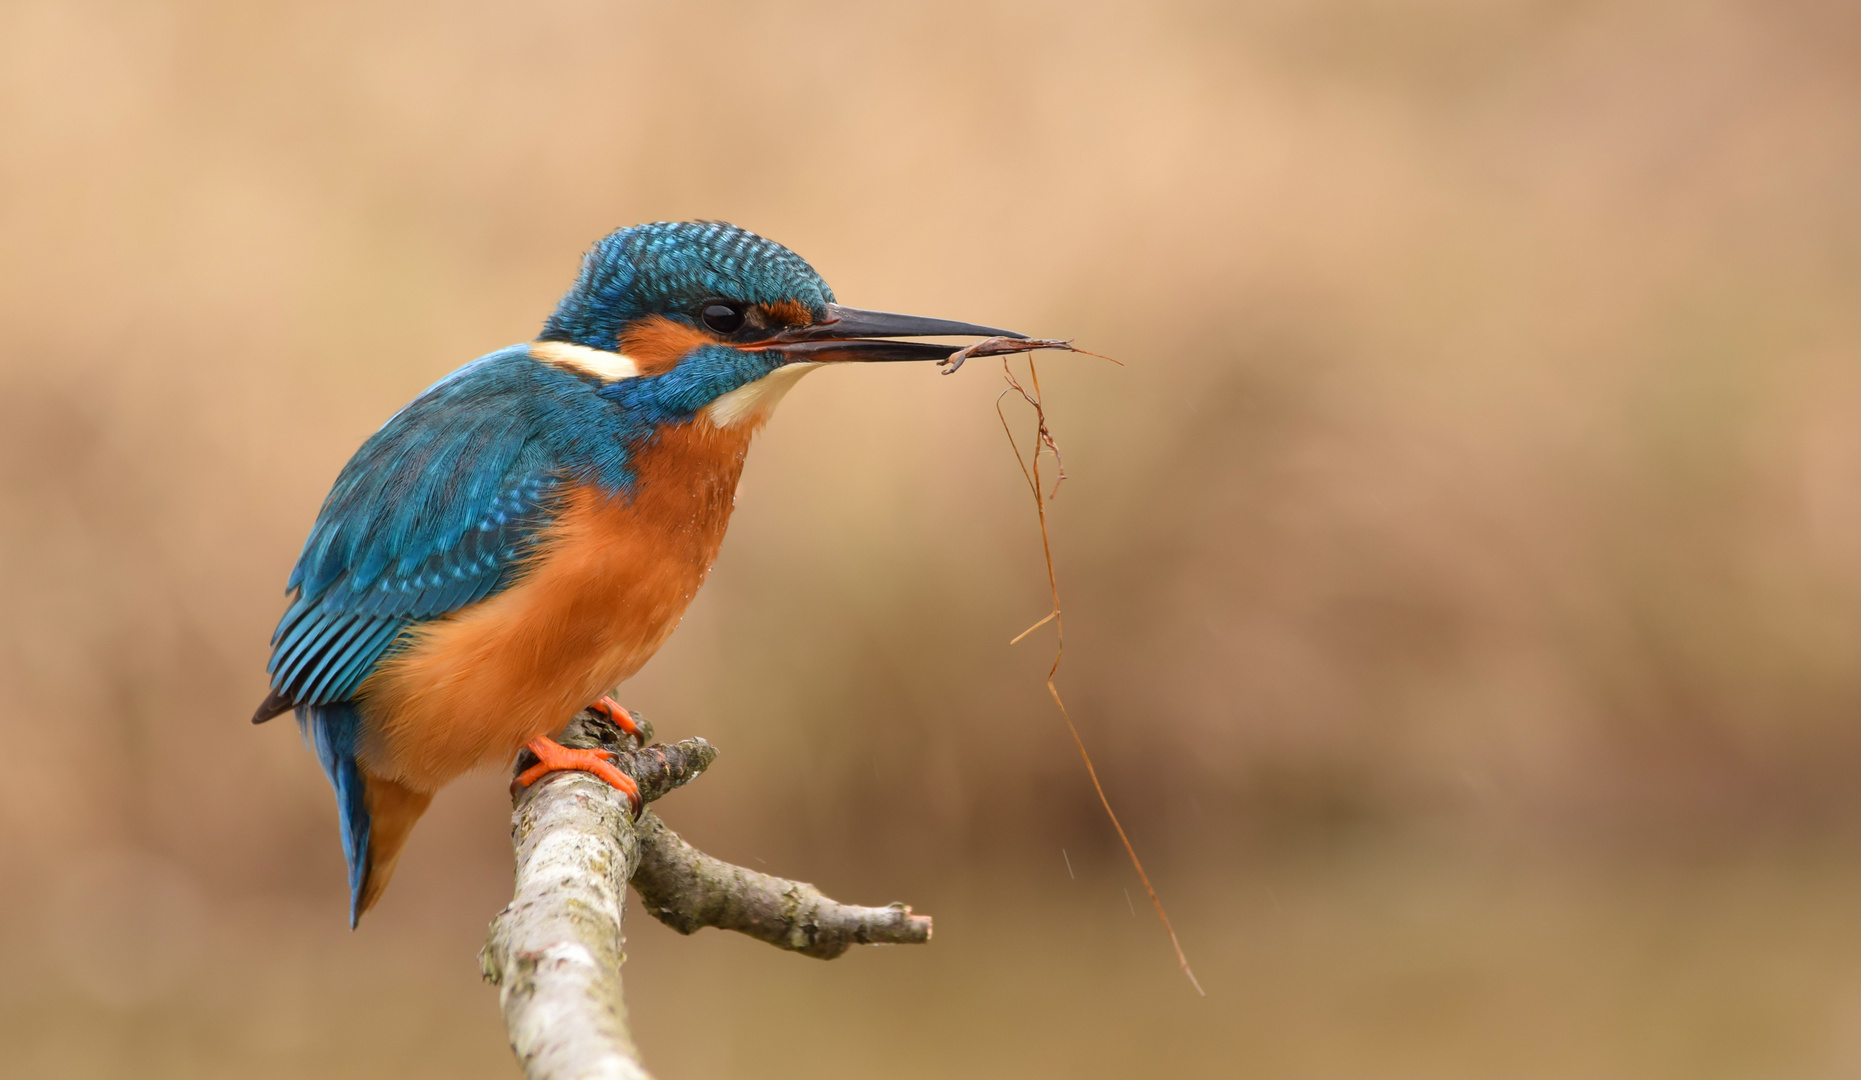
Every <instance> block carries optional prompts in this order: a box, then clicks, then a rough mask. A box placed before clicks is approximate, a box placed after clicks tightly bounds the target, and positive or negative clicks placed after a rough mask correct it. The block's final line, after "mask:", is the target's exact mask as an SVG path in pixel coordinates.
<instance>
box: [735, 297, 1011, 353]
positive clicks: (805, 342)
mask: <svg viewBox="0 0 1861 1080" xmlns="http://www.w3.org/2000/svg"><path fill="white" fill-rule="evenodd" d="M901 337H1008V338H1025V337H1027V335H1026V334H1017V333H1015V332H1014V331H1013V330H997V329H995V328H993V327H989V326H977V325H976V324H975V323H965V322H955V321H952V320H950V319H926V318H924V317H922V316H919V315H896V314H893V313H892V312H889V311H862V310H860V309H859V308H850V307H841V306H840V305H839V304H829V305H827V318H825V319H822V320H821V321H820V322H817V323H815V324H813V325H812V326H801V327H797V328H795V329H793V330H784V331H783V332H782V333H780V334H777V335H775V336H774V337H772V338H769V339H768V340H767V341H766V342H764V343H763V345H764V347H765V348H770V349H774V350H776V351H778V352H780V353H781V354H782V355H783V356H784V357H785V358H786V359H787V361H788V362H789V363H791V364H795V363H808V362H811V363H841V362H846V361H852V360H860V361H868V362H871V361H887V360H942V359H944V358H945V357H947V356H949V355H950V354H951V353H954V352H956V351H957V346H954V345H934V344H931V343H930V342H926V341H880V340H875V339H878V338H901Z"/></svg>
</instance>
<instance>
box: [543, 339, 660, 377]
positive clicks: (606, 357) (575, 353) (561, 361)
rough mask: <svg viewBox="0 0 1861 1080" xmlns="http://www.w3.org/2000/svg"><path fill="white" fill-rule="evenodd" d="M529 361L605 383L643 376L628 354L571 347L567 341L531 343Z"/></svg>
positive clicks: (638, 366) (576, 346) (577, 346)
mask: <svg viewBox="0 0 1861 1080" xmlns="http://www.w3.org/2000/svg"><path fill="white" fill-rule="evenodd" d="M530 359H532V360H541V361H542V362H543V363H545V364H550V365H553V366H555V367H559V368H563V369H565V370H568V371H573V372H575V373H576V374H578V375H592V376H594V377H595V378H597V379H600V380H601V381H602V382H619V381H620V380H622V379H635V378H638V377H639V375H640V365H638V364H636V363H634V362H633V358H632V357H630V356H627V355H626V354H625V353H617V352H606V351H604V350H601V349H591V348H589V347H588V346H586V345H572V344H570V343H569V342H566V341H535V342H531V343H530Z"/></svg>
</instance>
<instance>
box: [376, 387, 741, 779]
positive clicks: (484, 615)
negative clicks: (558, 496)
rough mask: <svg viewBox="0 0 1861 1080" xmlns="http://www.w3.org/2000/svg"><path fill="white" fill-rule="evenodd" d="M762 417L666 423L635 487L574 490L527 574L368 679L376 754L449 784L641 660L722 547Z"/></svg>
mask: <svg viewBox="0 0 1861 1080" xmlns="http://www.w3.org/2000/svg"><path fill="white" fill-rule="evenodd" d="M752 430H753V426H752V425H743V426H741V427H737V428H727V429H723V430H719V429H718V428H715V427H713V426H712V425H711V424H709V423H707V422H706V421H704V420H702V419H699V420H695V421H693V422H691V423H687V424H680V425H676V426H668V427H665V428H662V429H661V430H660V434H659V437H658V439H657V440H656V442H655V443H654V444H653V445H652V446H651V447H649V448H646V449H644V450H643V451H642V453H641V454H639V455H638V457H637V459H636V461H635V470H636V476H637V478H638V482H637V484H636V485H635V494H634V495H633V496H632V497H607V496H604V495H602V494H601V493H600V492H599V491H597V490H596V489H594V488H592V487H583V488H579V489H576V490H574V491H572V492H571V493H570V494H569V495H568V496H567V497H566V500H565V502H564V505H563V506H562V507H561V509H560V511H559V513H558V515H557V517H556V520H555V523H554V524H553V526H552V527H551V529H550V531H549V533H548V534H547V536H546V537H545V538H544V540H543V542H542V544H541V545H540V547H539V549H538V553H537V555H536V556H535V557H534V558H533V559H532V561H531V564H530V566H529V567H528V568H527V570H526V571H525V572H524V574H523V576H522V577H521V578H520V579H519V580H518V581H517V582H516V583H515V584H513V585H512V586H511V587H510V588H507V589H505V590H504V591H503V592H501V593H499V594H497V595H496V596H493V597H491V598H489V599H487V600H485V601H483V602H482V603H479V604H475V605H473V606H472V607H469V608H466V609H464V610H462V611H460V612H457V613H455V614H454V615H452V616H450V617H448V618H445V619H441V620H436V621H434V622H431V623H427V624H425V625H424V626H422V627H420V628H419V629H418V630H416V631H415V638H414V640H413V642H412V643H411V644H410V645H409V646H408V647H406V648H404V649H403V650H401V651H400V652H399V653H397V654H396V655H395V656H394V657H392V658H390V659H389V660H387V661H386V662H384V663H383V664H382V666H381V667H380V668H379V669H378V670H377V671H376V672H375V673H374V674H373V675H371V676H370V677H369V679H368V680H367V681H366V682H365V683H363V685H362V687H361V691H360V694H359V695H358V697H359V701H360V704H361V706H362V710H363V714H364V716H365V717H366V719H367V724H366V725H365V727H366V729H367V730H366V735H365V738H364V742H363V747H362V755H361V756H362V761H363V764H364V765H365V766H367V768H368V769H369V770H370V771H371V772H374V773H377V774H379V775H382V776H387V777H392V778H393V779H395V780H398V781H400V782H401V783H403V784H405V785H407V786H408V787H410V788H412V789H414V790H417V791H434V790H437V789H438V788H439V787H440V785H442V784H444V783H446V782H447V781H449V780H451V779H453V778H454V777H456V776H458V775H459V774H461V773H463V772H466V771H467V770H469V769H471V768H473V767H475V766H478V765H492V764H500V763H503V762H505V761H508V760H510V758H511V757H512V756H513V755H514V754H515V753H516V752H517V750H518V749H519V748H520V747H522V746H523V744H524V743H526V742H529V741H530V740H531V739H534V738H536V737H537V736H539V735H547V734H549V733H551V732H553V731H556V730H558V729H560V728H561V727H562V726H563V725H564V724H566V723H567V722H568V721H569V720H570V718H572V717H573V716H574V715H575V713H576V712H578V711H579V710H580V709H582V708H583V707H584V706H586V705H588V704H589V703H590V702H592V701H594V700H595V699H596V698H598V697H600V696H601V695H602V694H603V693H606V692H607V691H608V690H610V689H612V688H613V687H614V686H615V685H616V684H618V683H619V682H620V681H621V680H623V679H626V678H627V677H628V676H630V675H632V674H633V673H634V672H636V671H638V670H639V669H640V667H641V665H643V664H645V663H646V661H647V660H648V659H649V658H651V656H652V655H653V653H654V652H656V651H658V649H659V646H660V644H661V643H663V642H664V641H665V639H666V636H667V635H669V634H670V633H671V632H672V629H673V628H674V627H675V626H677V625H678V621H679V619H680V617H681V616H683V615H684V613H685V608H686V606H687V605H689V604H690V603H691V600H692V597H694V596H696V595H697V593H698V586H699V585H701V584H702V583H703V581H704V577H705V575H706V574H707V573H709V572H710V569H711V563H712V562H713V561H714V560H715V559H716V558H717V551H718V547H719V546H720V545H721V544H722V543H723V540H724V529H725V526H727V525H728V524H729V522H730V511H731V508H732V505H733V503H734V500H735V494H736V487H737V479H738V477H739V476H740V475H741V473H742V470H743V459H744V455H745V454H746V453H747V451H748V449H749V441H750V435H751V432H752Z"/></svg>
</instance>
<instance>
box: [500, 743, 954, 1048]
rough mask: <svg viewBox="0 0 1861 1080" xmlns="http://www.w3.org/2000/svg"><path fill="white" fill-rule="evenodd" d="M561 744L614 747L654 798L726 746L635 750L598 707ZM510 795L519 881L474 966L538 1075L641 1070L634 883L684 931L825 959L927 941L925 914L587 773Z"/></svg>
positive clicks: (559, 776)
mask: <svg viewBox="0 0 1861 1080" xmlns="http://www.w3.org/2000/svg"><path fill="white" fill-rule="evenodd" d="M635 719H636V720H637V719H640V718H639V717H638V716H636V717H635ZM645 726H646V731H647V737H648V738H651V731H652V729H651V726H650V725H645ZM560 741H561V742H562V744H563V745H565V746H579V747H596V746H599V747H602V748H604V749H608V750H613V751H616V753H617V754H618V760H617V764H618V765H619V767H620V769H621V771H622V772H625V773H626V774H627V775H629V776H631V777H632V778H633V779H634V781H635V782H636V783H638V784H639V785H640V794H641V796H642V797H643V798H645V799H646V800H647V801H649V802H650V801H652V800H654V799H657V798H660V797H661V796H663V795H665V794H667V793H668V792H670V791H672V789H674V788H676V787H679V786H681V785H683V784H685V783H687V782H689V781H691V780H692V779H694V778H696V777H697V776H698V774H700V773H701V772H703V771H704V770H705V769H706V768H707V767H709V766H710V764H711V762H712V761H713V760H714V759H715V758H716V757H717V750H716V748H715V747H713V746H711V745H710V744H709V743H707V742H705V741H704V740H703V739H688V740H686V741H685V742H681V743H677V744H674V745H672V746H665V745H659V744H655V745H652V746H648V747H644V748H641V749H631V747H632V746H633V744H632V742H631V740H629V739H627V738H626V737H625V736H624V735H622V734H621V733H620V731H619V730H618V729H617V728H615V727H614V726H613V725H612V724H611V723H609V722H608V721H607V720H606V719H605V718H603V717H600V716H598V715H596V714H594V713H590V712H584V713H583V714H581V715H580V716H579V717H577V718H576V719H575V721H574V722H572V723H571V724H570V725H569V728H568V730H567V731H565V732H564V734H563V736H562V739H561V740H560ZM526 758H529V755H528V754H527V752H526V753H525V754H523V755H519V759H518V761H517V770H518V771H521V770H523V769H524V768H526V767H528V766H529V765H530V764H534V761H535V759H534V758H529V760H525V759H526ZM512 796H513V800H514V802H515V808H514V810H513V812H512V814H511V839H512V842H513V844H514V846H515V847H516V853H517V883H516V889H515V894H514V896H513V897H512V899H511V902H510V905H509V906H508V907H506V908H505V909H504V910H503V911H502V912H500V913H499V914H498V916H497V918H495V919H493V920H492V921H491V927H490V931H489V933H488V935H487V937H486V941H485V947H484V950H483V951H481V952H480V953H479V963H480V966H481V967H482V969H483V971H484V975H485V979H486V980H487V981H489V982H491V983H493V984H494V985H496V986H497V988H498V1004H499V1007H500V1008H501V1009H502V1010H503V1013H504V1023H505V1026H506V1027H507V1028H508V1029H509V1032H510V1042H511V1049H512V1051H514V1052H515V1053H516V1055H517V1060H518V1062H519V1064H520V1065H521V1066H522V1067H523V1072H524V1075H525V1076H526V1077H528V1078H529V1080H584V1078H593V1077H600V1078H604V1080H606V1078H612V1080H646V1077H647V1073H646V1071H645V1069H644V1068H642V1067H641V1065H640V1061H639V1051H638V1049H637V1048H635V1046H634V1045H633V1038H632V1035H631V1033H630V1032H629V1030H628V1027H627V1009H626V1003H625V1000H624V998H623V997H622V994H621V980H620V965H621V962H622V960H623V959H624V958H625V957H624V953H623V951H622V949H623V945H624V942H625V939H624V937H623V936H622V933H621V917H622V913H623V911H624V910H625V906H626V891H625V890H626V885H627V883H628V882H629V881H631V882H632V883H633V885H634V888H636V889H637V890H638V891H639V893H640V896H641V898H642V899H643V900H645V902H646V907H647V910H649V911H651V912H652V914H653V915H654V916H655V917H657V918H658V919H659V920H660V921H661V922H664V923H665V924H666V925H668V926H671V927H673V928H674V929H676V930H678V931H679V932H681V933H685V934H690V933H695V932H696V931H697V930H698V929H699V928H700V927H705V926H716V927H719V928H722V929H726V930H736V931H738V932H740V933H744V934H747V935H749V936H751V937H755V938H758V939H760V940H762V941H766V942H769V943H770V944H772V945H776V946H778V947H780V948H784V949H790V950H793V951H795V952H799V953H802V954H804V955H807V956H815V957H820V958H822V959H831V958H833V957H835V956H839V955H840V954H841V953H843V952H845V951H846V950H847V949H848V948H849V947H851V946H852V945H854V944H890V943H906V942H922V941H928V940H930V934H931V920H930V918H929V917H928V916H924V915H913V914H912V913H911V909H910V908H908V907H906V906H905V905H903V904H892V905H891V906H889V907H882V908H868V907H854V906H851V905H846V904H840V903H837V902H835V901H833V900H830V899H828V898H827V897H826V896H823V895H822V894H821V892H820V890H818V889H816V888H815V887H814V886H812V885H809V884H806V883H805V882H798V881H789V880H787V879H784V878H778V877H773V876H771V875H768V874H761V873H757V872H756V871H754V870H748V869H745V868H743V867H740V866H733V865H731V864H730V863H727V862H724V861H722V860H720V859H715V858H712V857H711V856H709V855H706V854H704V853H703V852H701V851H699V850H698V849H697V848H694V847H692V846H691V845H690V844H688V843H686V842H685V841H684V840H683V839H681V838H680V837H679V835H678V834H677V833H675V832H673V831H672V830H671V829H668V828H666V826H665V823H664V822H662V821H660V820H659V818H658V816H657V815H655V814H653V813H651V812H646V813H643V814H642V815H641V818H640V820H639V821H637V822H636V821H634V820H633V818H632V815H631V813H630V812H629V808H628V806H627V800H626V798H625V797H624V796H622V795H621V794H620V792H618V791H616V790H615V789H614V788H612V787H609V786H608V785H607V784H606V783H604V782H603V781H601V780H599V779H597V778H595V777H594V776H592V775H590V774H588V773H582V772H558V773H551V774H549V775H547V776H545V777H543V778H542V779H541V780H538V781H537V782H536V783H535V784H534V785H532V786H531V787H529V788H527V789H525V788H519V787H517V786H516V785H515V783H513V784H512Z"/></svg>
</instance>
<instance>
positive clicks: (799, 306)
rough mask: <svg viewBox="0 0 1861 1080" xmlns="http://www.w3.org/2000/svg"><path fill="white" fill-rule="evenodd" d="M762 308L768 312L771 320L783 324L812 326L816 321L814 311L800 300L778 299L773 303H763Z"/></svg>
mask: <svg viewBox="0 0 1861 1080" xmlns="http://www.w3.org/2000/svg"><path fill="white" fill-rule="evenodd" d="M762 309H763V310H764V311H766V312H768V314H769V319H770V321H771V322H777V323H781V324H782V325H783V326H811V325H813V323H814V313H813V312H811V311H809V310H808V306H807V305H806V304H804V303H802V302H801V301H799V300H777V301H776V302H775V303H773V304H764V305H762Z"/></svg>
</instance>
